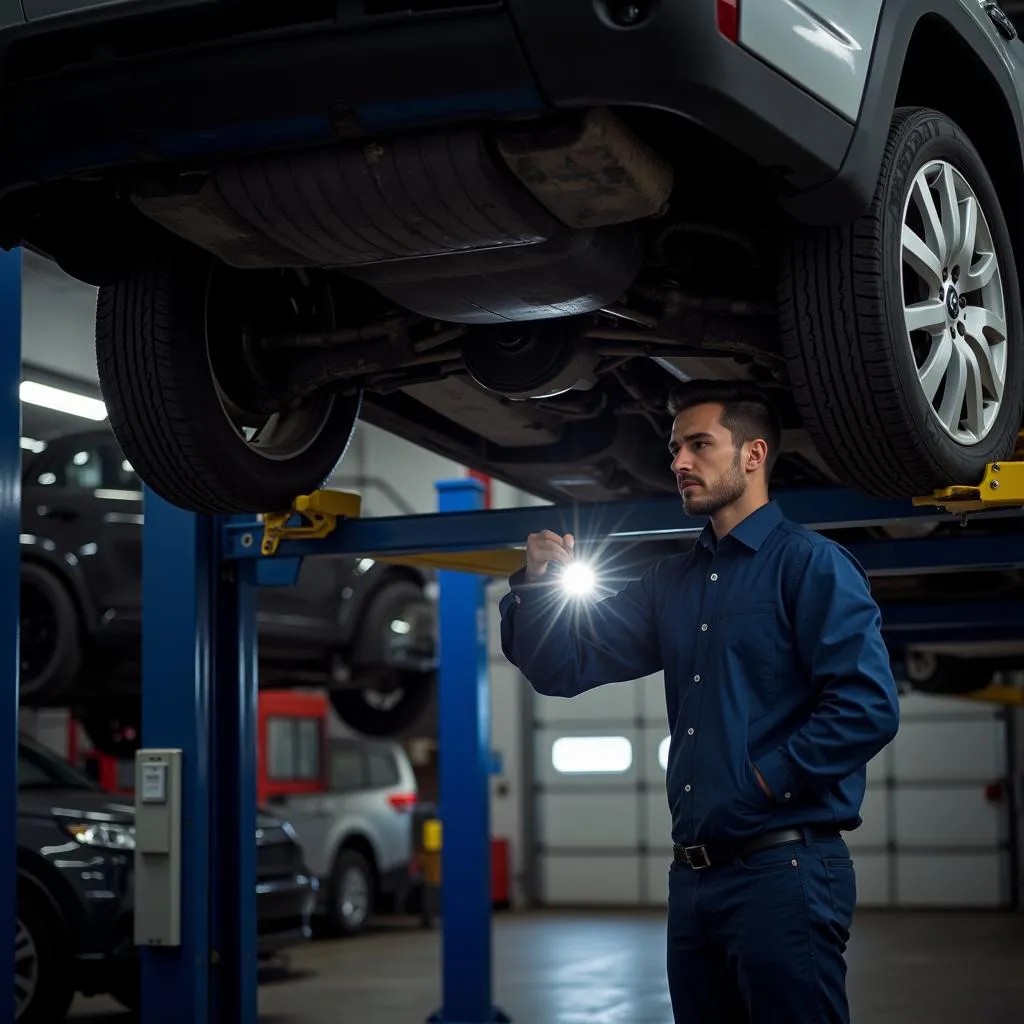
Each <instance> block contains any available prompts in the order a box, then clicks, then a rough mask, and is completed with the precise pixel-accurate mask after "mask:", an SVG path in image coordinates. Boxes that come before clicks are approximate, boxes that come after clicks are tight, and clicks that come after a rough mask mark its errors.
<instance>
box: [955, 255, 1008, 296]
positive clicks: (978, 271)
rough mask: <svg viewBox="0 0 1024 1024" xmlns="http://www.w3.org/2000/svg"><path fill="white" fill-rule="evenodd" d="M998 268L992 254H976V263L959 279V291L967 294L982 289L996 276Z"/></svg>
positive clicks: (994, 256)
mask: <svg viewBox="0 0 1024 1024" xmlns="http://www.w3.org/2000/svg"><path fill="white" fill-rule="evenodd" d="M998 266H999V264H998V262H997V261H996V254H995V253H994V252H980V253H978V262H977V263H975V264H974V265H973V266H972V267H971V268H970V270H968V271H967V274H966V275H961V277H960V291H961V292H963V293H964V294H969V293H970V292H974V291H977V290H978V289H979V288H984V287H985V285H987V284H989V283H990V282H991V281H992V278H993V277H995V276H996V269H997V268H998Z"/></svg>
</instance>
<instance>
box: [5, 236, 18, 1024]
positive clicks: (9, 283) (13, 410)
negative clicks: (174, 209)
mask: <svg viewBox="0 0 1024 1024" xmlns="http://www.w3.org/2000/svg"><path fill="white" fill-rule="evenodd" d="M0 318H2V319H0V360H2V362H0V380H2V382H3V383H2V385H0V387H2V392H0V410H2V415H3V423H2V425H0V579H5V580H7V585H6V586H5V587H4V588H3V589H4V592H5V593H6V594H7V614H6V615H4V616H3V627H2V628H3V633H2V635H0V659H2V662H3V664H4V665H6V666H7V671H6V672H3V673H0V678H3V679H6V680H7V682H6V683H5V684H3V685H5V686H6V687H7V695H6V696H5V697H4V699H3V710H2V711H0V730H2V732H3V735H4V736H6V737H7V742H6V743H4V742H3V740H2V739H0V750H6V751H7V753H6V755H5V757H6V758H7V767H6V768H5V769H4V770H3V773H2V775H0V794H2V796H0V800H2V807H3V810H2V812H0V821H6V822H7V825H6V827H4V828H3V829H2V830H0V831H2V832H3V834H4V835H5V836H6V837H7V838H6V839H4V842H3V856H2V857H0V890H2V898H0V921H13V920H14V917H15V912H16V910H15V908H16V886H15V867H16V856H17V854H16V838H15V837H16V834H17V828H16V825H17V814H18V687H19V684H20V673H19V665H20V660H19V656H18V644H19V635H20V629H19V622H20V619H21V583H20V581H21V547H20V542H19V539H18V538H19V537H20V535H21V440H20V439H21V399H20V397H19V388H20V385H21V250H20V249H14V250H12V251H11V252H2V251H0ZM4 927H5V928H8V927H10V925H5V926H4ZM3 935H4V944H5V945H6V946H7V952H6V953H4V954H3V957H2V962H3V963H5V964H7V967H6V968H5V971H4V973H5V974H6V976H7V982H6V984H5V987H6V985H7V984H9V985H10V986H11V988H9V989H8V992H10V991H12V989H13V987H14V975H13V971H14V932H13V930H12V931H9V932H8V931H4V932H3ZM10 998H11V997H10V996H8V997H7V999H10ZM7 999H0V1021H2V1022H4V1024H7V1022H8V1021H13V1020H14V1001H13V1000H11V1002H7Z"/></svg>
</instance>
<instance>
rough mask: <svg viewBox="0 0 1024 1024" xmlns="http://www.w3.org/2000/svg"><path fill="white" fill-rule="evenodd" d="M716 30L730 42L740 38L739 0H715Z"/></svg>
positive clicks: (736, 41) (735, 41)
mask: <svg viewBox="0 0 1024 1024" xmlns="http://www.w3.org/2000/svg"><path fill="white" fill-rule="evenodd" d="M715 7H716V14H717V16H718V31H719V32H721V33H722V35H723V36H725V38H726V39H728V40H729V41H730V42H733V43H738V42H739V40H740V0H715Z"/></svg>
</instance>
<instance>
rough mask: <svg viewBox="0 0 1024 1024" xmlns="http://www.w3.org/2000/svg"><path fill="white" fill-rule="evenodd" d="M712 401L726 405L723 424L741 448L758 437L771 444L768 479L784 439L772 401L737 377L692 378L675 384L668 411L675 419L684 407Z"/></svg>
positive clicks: (766, 473) (706, 403)
mask: <svg viewBox="0 0 1024 1024" xmlns="http://www.w3.org/2000/svg"><path fill="white" fill-rule="evenodd" d="M710 404H714V405H721V406H722V415H721V417H720V419H721V423H722V426H723V427H725V428H726V430H728V431H729V433H730V434H732V440H733V444H734V445H735V446H736V448H737V449H738V448H739V446H740V445H741V444H745V443H746V442H748V441H756V440H757V439H758V438H761V439H762V440H763V441H764V442H765V444H767V445H768V454H767V456H766V457H765V462H764V475H765V480H767V479H768V478H769V477H770V476H771V473H772V469H773V467H774V466H775V460H776V459H777V458H778V455H779V447H780V445H781V443H782V426H781V424H780V422H779V415H778V413H777V412H776V410H775V408H774V407H773V406H772V404H771V402H770V401H769V400H768V399H767V398H766V397H765V395H764V394H762V392H761V391H759V390H758V388H757V387H756V386H755V385H753V384H748V383H746V382H744V381H733V380H689V381H686V383H684V384H679V385H677V386H676V387H675V388H673V389H672V393H671V394H670V395H669V396H668V411H669V413H670V414H671V416H672V417H673V419H674V418H675V417H676V416H678V415H679V413H681V412H682V411H683V410H684V409H692V408H693V407H694V406H697V405H710Z"/></svg>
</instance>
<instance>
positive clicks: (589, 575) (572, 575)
mask: <svg viewBox="0 0 1024 1024" xmlns="http://www.w3.org/2000/svg"><path fill="white" fill-rule="evenodd" d="M559 575H560V576H561V577H562V587H563V588H564V589H565V592H566V593H567V594H571V595H572V596H573V597H586V596H587V595H588V594H592V593H593V592H594V590H595V589H596V588H597V574H596V573H595V572H594V570H593V569H591V568H590V566H589V565H587V563H586V562H570V563H569V564H568V565H567V566H565V568H564V569H563V570H562V571H561V573H560V574H559Z"/></svg>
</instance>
